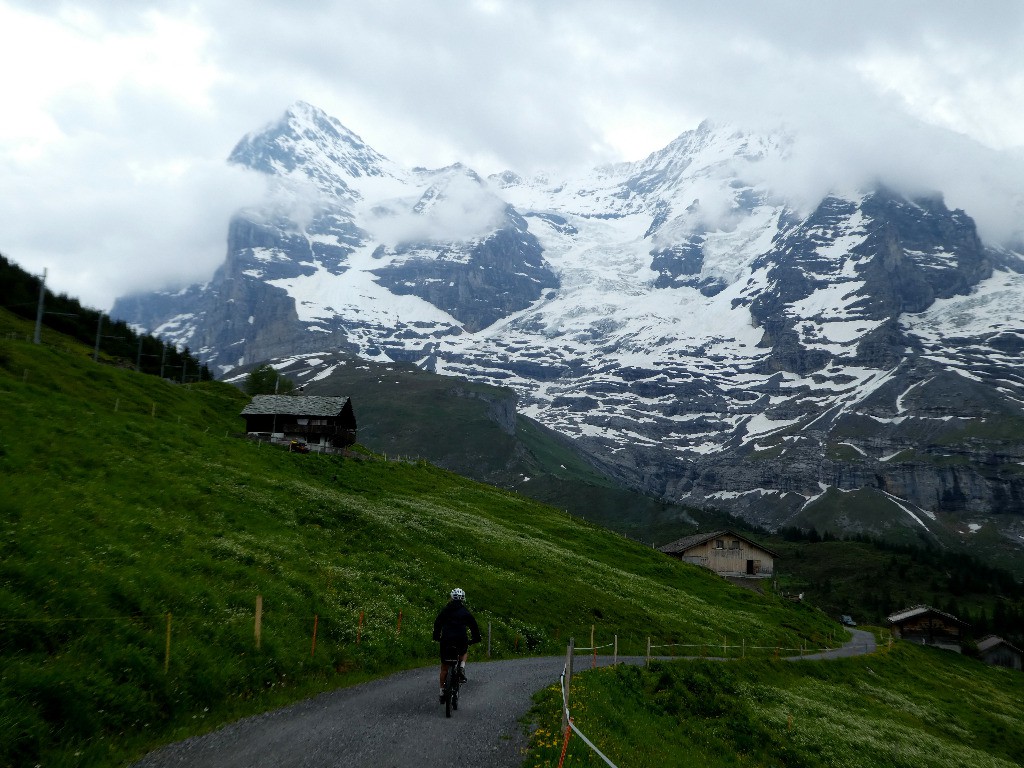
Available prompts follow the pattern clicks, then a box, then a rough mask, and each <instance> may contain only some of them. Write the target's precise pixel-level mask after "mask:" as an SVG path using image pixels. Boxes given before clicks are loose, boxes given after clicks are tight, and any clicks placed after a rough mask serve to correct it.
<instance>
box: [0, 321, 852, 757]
mask: <svg viewBox="0 0 1024 768" xmlns="http://www.w3.org/2000/svg"><path fill="white" fill-rule="evenodd" d="M27 338H31V327H30V326H29V325H28V324H27V323H26V322H24V321H22V320H18V319H16V318H14V317H12V316H10V315H8V314H6V313H3V312H0V410H2V418H0V484H2V493H0V765H4V766H23V765H36V764H40V765H46V766H71V765H74V766H114V765H124V764H126V763H127V762H130V761H131V760H132V759H135V758H137V757H139V756H140V755H141V754H143V753H144V752H146V751H147V750H149V749H152V748H154V747H156V746H158V745H160V744H162V743H166V742H168V741H171V740H175V739H179V738H184V737H186V736H189V735H193V734H196V733H201V732H205V731H208V730H211V729H213V728H215V727H217V726H218V725H221V724H223V723H225V722H229V721H231V720H233V719H235V718H238V717H241V716H244V715H247V714H252V713H256V712H260V711H265V710H267V709H270V708H273V707H276V706H280V705H283V704H286V703H289V702H292V701H296V700H299V699H301V698H304V697H307V696H309V695H312V694H314V693H317V692H320V691H323V690H328V689H331V688H336V687H339V686H343V685H348V684H352V683H355V682H359V681H362V680H366V679H368V678H372V677H376V676H380V675H384V674H387V673H389V672H392V671H395V670H399V669H403V668H408V667H410V666H416V665H421V664H428V663H433V659H434V656H435V646H434V644H433V643H432V642H431V641H430V630H431V625H432V621H433V617H434V615H435V614H436V612H437V610H438V609H439V608H440V607H441V606H442V605H443V604H444V602H445V600H446V597H447V592H448V590H449V589H450V588H451V587H452V586H454V585H456V584H457V585H459V586H462V587H463V588H464V589H465V590H466V591H467V593H468V595H469V602H470V605H471V607H472V608H473V610H474V612H475V613H476V615H477V617H478V619H479V620H480V622H481V624H482V626H484V627H485V628H487V627H489V628H490V635H491V653H492V657H493V658H511V657H514V656H517V655H537V654H562V653H564V650H565V643H566V641H567V639H568V638H569V637H570V636H572V637H575V638H577V640H578V644H580V645H582V644H584V642H589V637H590V633H591V631H593V632H594V633H595V636H596V638H597V640H598V642H602V643H605V642H610V641H611V638H612V636H613V635H618V637H619V646H620V653H623V654H642V653H644V651H645V646H646V642H647V638H648V637H651V638H653V640H654V641H655V642H661V643H698V644H699V643H708V644H716V643H721V642H722V638H723V637H728V638H730V642H741V641H742V642H744V643H746V644H748V645H761V646H765V647H771V646H779V645H781V646H783V647H799V646H800V645H802V644H807V645H811V646H816V645H820V644H823V643H825V642H827V641H828V640H829V638H831V637H833V636H834V635H836V634H837V633H839V632H841V630H840V629H839V628H838V627H837V625H836V624H835V623H834V622H832V621H830V620H829V619H828V618H827V617H826V616H825V615H824V614H822V613H821V612H820V611H817V610H815V609H814V608H811V607H809V606H805V605H798V604H795V603H791V602H788V601H785V600H780V599H778V598H776V597H774V596H772V595H760V594H757V593H754V592H751V591H748V590H743V589H739V588H736V587H733V586H731V585H730V584H728V583H726V582H725V581H723V580H721V579H719V578H718V577H715V576H713V575H711V574H709V573H706V572H704V571H702V570H700V569H697V568H694V567H691V566H688V565H683V564H681V563H678V562H676V561H673V560H671V559H669V558H667V557H665V556H663V555H661V554H659V553H657V552H656V551H654V550H652V549H651V548H649V547H646V546H643V545H641V544H638V543H636V542H633V541H630V540H628V539H625V538H623V537H621V536H620V535H617V534H615V533H612V532H610V531H608V530H605V529H603V528H600V527H598V526H596V525H593V524H590V523H587V522H584V521H580V520H578V519H576V518H573V517H571V516H568V515H566V514H565V513H564V512H562V511H561V510H558V509H554V508H552V507H548V506H545V505H543V504H540V503H538V502H535V501H531V500H528V499H526V498H524V497H522V496H519V495H516V494H514V493H512V492H509V491H505V490H500V489H497V488H494V487H491V486H487V485H482V484H479V483H475V482H471V481H469V480H466V479H464V478H462V477H460V476H458V475H455V474H452V473H449V472H446V471H443V470H440V469H438V468H436V467H435V466H432V465H430V464H427V463H425V462H414V463H409V462H396V461H385V460H384V458H383V457H382V456H379V455H374V454H372V453H370V452H368V451H365V450H362V449H359V448H358V446H357V448H356V450H354V451H351V452H350V453H349V454H348V455H346V456H345V457H322V456H317V455H313V454H310V455H299V454H290V453H288V452H286V451H283V450H279V449H274V448H270V447H267V446H262V447H261V446H259V444H256V443H252V442H250V441H247V440H245V439H244V438H242V437H241V436H240V433H241V431H242V428H243V422H242V420H241V419H240V418H239V417H238V413H239V411H240V410H241V409H242V407H243V406H244V404H245V403H246V401H247V398H246V397H245V396H244V395H242V394H241V393H240V392H239V391H238V390H237V389H235V388H233V387H231V386H228V385H225V384H221V383H217V382H203V383H197V384H189V385H182V384H178V383H171V382H167V381H164V380H162V379H160V378H158V377H156V376H150V375H143V374H138V373H136V372H135V371H133V370H131V369H130V368H131V366H130V365H129V366H127V367H125V365H123V364H122V363H121V361H118V360H116V359H112V358H106V357H104V356H102V355H101V358H100V363H99V364H97V363H95V362H93V360H92V349H91V348H89V347H86V346H83V345H81V344H78V343H76V342H74V341H73V340H71V339H70V338H67V337H63V336H59V335H58V334H56V333H54V332H52V331H49V330H45V331H44V334H43V344H42V345H34V344H32V343H31V342H30V341H28V340H26V339H27ZM354 406H355V408H356V413H357V416H358V408H359V404H358V402H354ZM258 599H259V600H261V609H262V612H261V616H260V620H259V624H258V630H259V632H258V637H257V620H256V614H257V608H256V605H257V600H258ZM485 631H486V630H485ZM314 633H315V634H314ZM314 638H315V644H314ZM480 652H481V653H483V652H484V651H483V650H481V651H480Z"/></svg>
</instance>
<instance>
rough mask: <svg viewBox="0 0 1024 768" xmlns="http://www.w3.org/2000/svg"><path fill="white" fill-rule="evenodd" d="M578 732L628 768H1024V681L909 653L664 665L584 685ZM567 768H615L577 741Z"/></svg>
mask: <svg viewBox="0 0 1024 768" xmlns="http://www.w3.org/2000/svg"><path fill="white" fill-rule="evenodd" d="M570 706H571V712H572V713H573V717H574V722H575V723H576V726H577V727H578V728H579V729H580V730H581V731H582V732H583V733H584V734H585V735H586V736H587V737H588V738H589V739H590V740H591V741H592V742H594V743H595V744H596V745H597V747H598V748H599V749H600V750H601V751H602V752H603V753H604V754H606V755H607V756H608V757H609V758H610V759H611V760H612V761H614V763H615V764H616V765H617V766H619V768H665V767H666V766H700V767H701V768H719V767H720V766H721V767H725V766H788V767H790V768H792V767H799V768H816V767H817V766H844V767H846V766H848V767H849V768H876V766H887V768H921V766H931V767H932V768H947V767H948V768H962V766H972V767H976V766H993V767H997V766H998V767H1001V768H1011V767H1012V766H1019V765H1021V764H1024V730H1022V729H1021V727H1020V724H1021V722H1024V675H1022V674H1021V673H1020V672H1014V671H1010V670H1006V669H995V668H991V667H985V666H983V665H982V664H980V663H979V662H977V661H972V660H970V659H967V658H964V657H962V656H958V655H957V654H955V653H951V652H949V651H941V650H936V649H931V648H921V647H919V646H913V645H909V644H903V643H897V644H896V645H895V646H894V647H893V649H892V650H891V651H887V650H885V649H884V648H883V650H882V651H881V652H880V653H878V654H875V655H872V656H868V657H861V658H854V659H845V660H839V661H829V662H812V661H805V662H786V661H775V662H773V661H764V660H761V661H756V660H748V661H732V662H729V663H721V662H713V661H691V662H677V663H661V662H656V663H653V664H652V665H651V667H650V668H649V669H643V668H637V667H618V668H606V669H599V670H596V671H587V672H584V673H583V674H581V675H577V676H575V677H574V678H573V685H572V690H571V695H570ZM560 707H561V693H560V692H559V691H558V688H557V686H555V687H554V688H552V689H548V690H546V691H544V692H543V693H542V694H541V695H540V696H538V697H537V705H536V707H535V710H534V713H533V716H534V717H536V718H537V721H538V722H539V727H538V728H537V730H536V731H535V732H534V733H533V736H532V738H531V750H530V755H529V757H528V759H527V761H526V763H525V765H526V766H531V767H532V766H537V767H538V768H539V766H548V765H555V764H557V761H558V757H559V755H560V752H561V745H562V739H561V735H560V734H559V730H560V726H561V724H560ZM566 764H567V765H573V766H577V767H578V768H583V767H584V766H594V768H597V766H603V765H604V763H603V762H602V761H601V760H600V759H599V758H597V757H596V756H595V755H594V754H593V753H592V752H591V751H590V749H589V748H588V747H587V746H586V745H585V744H584V743H583V742H582V741H581V740H580V739H579V738H578V737H573V738H571V739H570V742H569V751H568V756H567V761H566Z"/></svg>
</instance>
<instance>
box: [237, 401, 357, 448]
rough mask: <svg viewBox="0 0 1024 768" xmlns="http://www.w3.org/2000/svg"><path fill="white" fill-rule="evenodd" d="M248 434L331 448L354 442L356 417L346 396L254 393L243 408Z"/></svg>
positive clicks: (265, 438)
mask: <svg viewBox="0 0 1024 768" xmlns="http://www.w3.org/2000/svg"><path fill="white" fill-rule="evenodd" d="M241 415H242V417H243V418H244V419H245V431H246V432H247V433H248V434H249V436H250V437H254V438H257V439H262V440H269V441H271V442H275V443H281V442H283V443H289V442H291V441H293V440H295V441H298V442H299V443H304V444H305V445H307V446H309V447H311V448H317V447H318V448H319V450H322V451H331V450H336V449H340V448H344V447H345V446H347V445H352V444H353V443H354V442H355V441H356V417H355V414H354V413H353V411H352V401H351V399H350V398H347V397H317V396H310V395H297V396H293V395H256V396H254V397H253V399H252V402H250V403H249V404H248V405H247V406H245V408H243V409H242V413H241Z"/></svg>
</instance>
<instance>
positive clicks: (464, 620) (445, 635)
mask: <svg viewBox="0 0 1024 768" xmlns="http://www.w3.org/2000/svg"><path fill="white" fill-rule="evenodd" d="M467 628H468V629H469V632H470V641H469V642H470V643H471V644H472V643H479V642H480V627H478V626H477V624H476V619H474V618H473V614H472V613H470V612H469V609H468V608H467V607H466V604H465V603H464V602H462V601H461V600H452V601H451V602H450V603H448V605H446V606H445V607H444V608H442V609H441V612H440V613H439V614H437V618H436V619H434V641H435V642H442V641H445V642H456V643H459V642H462V641H464V640H465V639H466V629H467Z"/></svg>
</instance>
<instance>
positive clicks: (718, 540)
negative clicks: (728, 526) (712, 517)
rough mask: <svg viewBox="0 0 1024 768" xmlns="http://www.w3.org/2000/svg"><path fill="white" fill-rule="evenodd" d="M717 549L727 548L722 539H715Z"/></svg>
mask: <svg viewBox="0 0 1024 768" xmlns="http://www.w3.org/2000/svg"><path fill="white" fill-rule="evenodd" d="M715 549H725V542H724V541H722V539H715Z"/></svg>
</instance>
